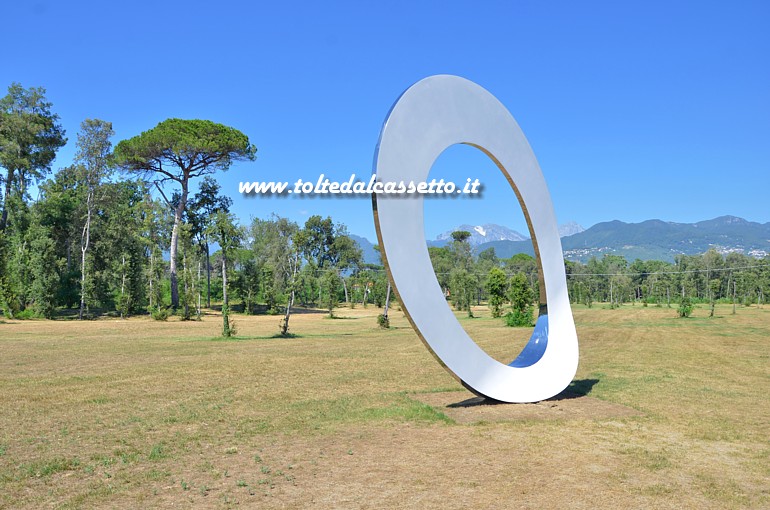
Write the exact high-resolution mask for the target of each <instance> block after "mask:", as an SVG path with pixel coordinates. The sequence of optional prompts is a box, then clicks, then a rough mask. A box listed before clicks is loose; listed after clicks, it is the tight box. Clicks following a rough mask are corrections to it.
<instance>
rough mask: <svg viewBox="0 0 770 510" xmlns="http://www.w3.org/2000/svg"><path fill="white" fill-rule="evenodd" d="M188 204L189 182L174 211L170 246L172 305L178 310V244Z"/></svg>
mask: <svg viewBox="0 0 770 510" xmlns="http://www.w3.org/2000/svg"><path fill="white" fill-rule="evenodd" d="M186 205H187V183H186V182H183V183H182V194H181V196H180V197H179V204H177V207H176V210H175V211H174V228H173V230H172V231H171V247H170V248H169V252H170V253H169V256H170V258H171V260H170V264H169V276H170V280H171V307H172V308H173V309H174V310H176V309H177V308H178V307H179V282H178V280H177V274H176V273H177V270H176V254H177V245H178V244H179V230H180V229H181V228H182V214H183V213H184V209H185V207H186Z"/></svg>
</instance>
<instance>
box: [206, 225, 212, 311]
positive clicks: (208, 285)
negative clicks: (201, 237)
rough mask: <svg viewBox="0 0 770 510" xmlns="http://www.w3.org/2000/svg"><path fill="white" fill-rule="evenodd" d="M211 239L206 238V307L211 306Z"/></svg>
mask: <svg viewBox="0 0 770 510" xmlns="http://www.w3.org/2000/svg"><path fill="white" fill-rule="evenodd" d="M209 252H210V250H209V241H208V238H207V239H206V308H211V260H210V259H209V257H210V253H209Z"/></svg>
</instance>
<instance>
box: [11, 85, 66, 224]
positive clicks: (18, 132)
mask: <svg viewBox="0 0 770 510" xmlns="http://www.w3.org/2000/svg"><path fill="white" fill-rule="evenodd" d="M65 143H67V139H66V138H65V137H64V129H63V128H62V127H61V124H59V116H58V115H56V114H54V113H52V112H51V103H50V102H48V101H47V100H46V98H45V89H44V88H42V87H38V88H35V87H33V88H30V89H25V88H23V87H22V86H21V84H19V83H12V84H11V86H10V87H8V94H7V95H6V96H5V97H3V98H2V99H0V166H2V167H3V168H5V170H6V173H5V176H4V177H0V182H2V181H3V180H4V185H5V186H4V187H5V190H4V193H3V211H2V215H1V216H0V232H3V231H5V228H6V225H7V222H8V199H9V198H10V196H11V193H12V192H13V190H14V187H15V188H16V190H17V193H18V195H19V196H20V197H22V198H23V197H24V195H25V191H26V188H27V186H28V184H29V181H30V180H31V179H32V178H34V179H36V180H40V179H42V178H43V177H44V176H45V175H46V174H47V173H48V172H49V171H50V170H51V162H53V160H54V158H55V157H56V151H57V150H59V148H60V147H62V146H64V144H65Z"/></svg>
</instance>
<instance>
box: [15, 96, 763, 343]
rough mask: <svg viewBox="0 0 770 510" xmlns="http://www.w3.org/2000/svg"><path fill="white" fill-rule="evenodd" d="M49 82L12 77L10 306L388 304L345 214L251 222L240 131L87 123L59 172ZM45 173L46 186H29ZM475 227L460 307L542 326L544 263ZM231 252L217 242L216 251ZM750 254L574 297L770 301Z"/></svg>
mask: <svg viewBox="0 0 770 510" xmlns="http://www.w3.org/2000/svg"><path fill="white" fill-rule="evenodd" d="M59 120H60V119H59V117H58V115H56V114H55V113H54V112H53V110H52V105H51V103H50V102H49V101H47V99H46V98H45V90H44V89H42V88H29V89H25V88H23V87H22V86H21V85H20V84H17V83H14V84H12V85H11V86H10V87H9V88H8V93H7V95H6V96H5V97H3V98H2V99H0V167H2V169H3V172H2V173H1V174H0V189H2V194H1V195H0V207H1V208H2V213H1V214H0V307H1V308H2V311H3V313H4V314H5V315H6V316H8V317H16V318H24V317H33V316H34V317H47V318H51V317H54V316H55V315H57V314H61V313H67V312H66V311H68V310H69V311H75V313H77V316H78V317H79V318H80V319H87V318H90V317H93V316H95V315H98V314H103V313H114V314H116V315H119V316H121V317H126V316H129V315H132V314H139V313H150V314H151V315H152V316H153V317H154V318H157V319H165V318H167V317H168V315H169V314H170V313H175V314H178V315H179V316H180V317H181V318H182V319H185V320H187V319H195V318H199V317H200V316H201V314H202V309H203V308H211V306H212V301H213V302H214V303H217V304H221V307H222V312H223V313H222V316H223V334H225V335H229V334H231V333H232V329H231V328H232V326H231V320H230V317H229V316H230V311H231V310H232V309H233V308H237V309H239V310H240V311H241V312H243V313H271V314H276V315H280V316H281V321H280V329H279V332H280V334H283V335H288V334H290V333H289V324H290V319H291V314H292V309H293V307H295V306H297V305H301V306H313V307H318V308H323V309H326V310H327V311H328V313H329V314H330V315H333V311H334V308H335V307H337V306H338V305H339V304H341V303H346V304H347V305H348V306H357V305H358V304H360V305H361V306H366V305H367V304H370V303H373V304H375V305H376V306H378V307H384V313H383V314H382V315H381V316H380V317H379V319H378V321H379V323H380V325H382V326H385V327H387V326H388V316H387V314H388V306H389V301H390V298H391V288H390V284H389V283H388V279H387V276H386V273H385V270H384V268H383V267H382V266H381V265H371V264H365V263H364V261H363V258H362V254H361V249H360V247H359V246H358V245H357V244H356V243H355V242H354V241H353V240H352V239H351V238H350V237H349V235H348V232H347V229H346V227H345V226H344V225H342V224H339V223H335V222H334V221H333V220H332V218H330V217H326V218H323V217H321V216H312V217H310V218H309V219H308V220H307V221H306V222H305V223H304V224H303V225H299V224H297V223H295V222H292V221H290V220H288V219H286V218H281V217H279V216H273V217H270V218H263V219H259V218H254V219H252V220H251V222H250V223H249V224H246V225H239V224H238V222H237V221H236V219H235V218H234V216H233V215H232V213H231V212H230V207H231V205H232V201H231V200H230V199H229V198H228V197H226V196H224V195H222V194H221V189H220V186H219V184H218V183H217V181H216V179H215V177H214V176H215V174H216V172H223V171H226V170H227V169H228V168H229V167H230V166H231V165H232V164H233V163H234V162H236V161H253V160H254V159H255V157H256V151H257V149H256V147H255V146H254V145H253V144H252V143H251V142H250V141H249V139H248V137H247V136H246V135H244V134H243V133H241V132H240V131H238V130H237V129H234V128H232V127H228V126H224V125H222V124H217V123H214V122H211V121H207V120H181V119H168V120H166V121H163V122H161V123H159V124H158V125H157V126H155V127H154V128H152V129H149V130H147V131H145V132H143V133H141V134H139V135H137V136H135V137H132V138H129V139H127V140H123V141H120V142H119V143H117V144H116V145H113V140H112V138H113V137H114V131H113V129H112V125H111V123H110V122H108V121H104V120H100V119H86V120H84V121H83V122H82V123H81V125H80V129H79V131H78V133H77V134H76V142H75V146H76V152H75V156H74V159H73V161H72V164H71V165H69V166H65V167H62V168H60V169H58V170H57V171H55V172H53V171H52V168H51V166H52V163H53V160H54V158H55V156H56V153H57V151H58V150H59V149H60V148H61V147H63V146H64V145H65V144H66V142H67V139H66V137H65V132H64V129H63V128H62V126H61V124H60V122H59ZM33 184H36V185H37V187H36V197H34V199H33V197H32V196H31V190H32V189H34V187H33ZM469 235H470V234H469V233H468V232H462V231H460V232H455V233H453V235H452V241H451V243H450V244H449V245H447V246H445V247H431V248H429V253H430V258H431V261H432V263H433V267H434V271H435V273H436V276H437V279H438V282H439V285H440V286H441V287H442V289H444V292H445V295H446V297H447V300H448V301H449V302H451V303H452V304H453V305H454V306H455V307H456V308H457V309H458V310H462V311H465V312H466V313H467V314H468V315H469V316H472V315H473V306H479V305H481V304H482V303H486V304H487V306H489V308H490V310H491V312H492V315H493V316H495V317H504V319H505V321H506V323H508V324H510V325H514V326H515V325H530V324H531V323H532V316H533V312H534V309H535V304H536V303H537V302H538V299H539V297H538V294H539V283H538V280H539V278H538V267H537V263H536V260H535V259H534V258H532V257H529V256H527V255H515V256H513V257H511V258H509V259H498V258H497V256H496V255H495V252H494V250H493V249H489V250H485V251H483V252H481V253H480V254H478V255H474V254H473V252H472V249H471V246H470V245H469V243H468V237H469ZM213 245H214V246H217V247H218V249H217V250H216V251H215V252H213V253H212V250H211V247H212V246H213ZM768 265H770V264H768V260H765V261H764V263H760V262H757V261H756V260H754V259H752V258H750V257H747V256H745V255H742V254H737V253H731V254H728V255H726V256H723V255H720V254H718V253H716V252H714V251H710V252H708V253H706V254H703V255H699V256H684V255H681V256H678V257H677V259H676V262H675V263H674V264H668V263H665V262H660V261H641V260H637V261H634V262H633V263H630V264H629V263H628V262H627V261H626V260H625V259H623V258H622V257H619V256H615V255H606V256H604V257H603V258H602V259H592V260H590V261H589V262H588V263H587V264H581V263H577V262H565V268H566V272H567V276H568V287H569V293H570V297H571V299H572V300H573V302H575V303H577V302H580V303H585V304H586V305H588V306H592V304H593V303H594V302H596V301H602V302H608V303H610V305H611V306H613V307H614V306H619V305H621V304H622V303H626V302H637V301H639V302H643V303H655V304H663V303H665V304H668V305H670V304H671V303H672V302H678V301H679V300H681V299H682V298H688V299H694V300H702V301H707V302H711V303H712V305H713V303H714V302H716V301H717V300H732V301H736V302H738V303H742V304H747V303H754V302H758V303H762V302H763V300H764V296H765V295H766V294H767V292H768V291H769V290H770V269H768Z"/></svg>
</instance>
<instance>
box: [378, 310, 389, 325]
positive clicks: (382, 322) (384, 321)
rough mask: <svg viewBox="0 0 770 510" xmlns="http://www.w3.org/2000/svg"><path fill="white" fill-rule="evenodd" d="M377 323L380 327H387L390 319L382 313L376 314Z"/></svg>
mask: <svg viewBox="0 0 770 510" xmlns="http://www.w3.org/2000/svg"><path fill="white" fill-rule="evenodd" d="M377 325H378V326H380V327H381V328H384V329H388V328H389V327H390V319H388V316H387V315H385V314H384V313H381V314H380V315H378V316H377Z"/></svg>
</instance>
